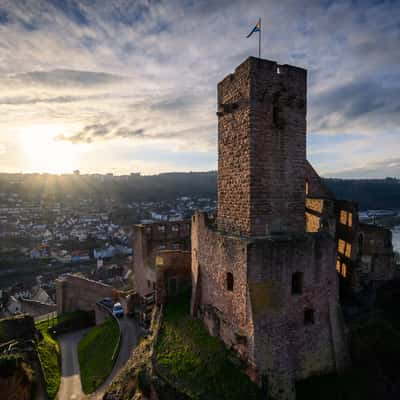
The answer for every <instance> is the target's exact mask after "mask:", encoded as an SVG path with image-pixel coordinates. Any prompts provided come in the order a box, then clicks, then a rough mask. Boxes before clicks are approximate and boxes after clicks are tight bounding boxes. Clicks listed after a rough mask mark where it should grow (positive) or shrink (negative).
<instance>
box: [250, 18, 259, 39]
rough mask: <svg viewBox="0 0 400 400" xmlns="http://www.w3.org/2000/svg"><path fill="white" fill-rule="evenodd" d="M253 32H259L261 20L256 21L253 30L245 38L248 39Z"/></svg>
mask: <svg viewBox="0 0 400 400" xmlns="http://www.w3.org/2000/svg"><path fill="white" fill-rule="evenodd" d="M255 32H261V18H260V19H259V20H258V22H257V23H256V26H255V27H254V28H253V30H252V31H251V32H250V33H249V34H248V35H247V36H246V38H249V37H250V36H251V35H252V34H253V33H255Z"/></svg>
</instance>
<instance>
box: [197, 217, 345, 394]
mask: <svg viewBox="0 0 400 400" xmlns="http://www.w3.org/2000/svg"><path fill="white" fill-rule="evenodd" d="M335 258H336V249H335V243H334V239H333V238H332V237H331V236H330V235H329V234H328V233H326V232H320V233H316V234H304V235H300V236H299V237H296V238H289V237H285V236H280V237H279V238H277V239H272V238H264V239H261V238H260V239H253V240H249V239H248V238H240V237H238V236H233V235H231V236H229V235H227V234H224V233H221V232H218V231H217V230H215V229H214V228H213V227H210V226H208V225H207V219H206V217H205V216H204V214H201V213H196V214H195V216H194V219H193V221H192V313H193V314H194V315H197V316H198V317H200V318H202V320H203V321H204V323H205V325H206V327H207V328H208V330H209V332H210V333H211V334H213V335H216V336H219V337H221V339H222V340H223V341H224V342H225V343H226V345H227V346H228V347H233V348H235V349H236V350H237V351H238V353H239V354H240V355H241V356H242V357H243V358H244V359H245V360H246V361H247V362H248V363H249V364H250V365H252V366H254V367H255V368H256V370H257V375H258V378H259V379H260V378H261V377H262V376H267V378H268V380H269V385H270V390H271V391H272V392H274V393H275V394H276V393H277V392H278V391H279V390H281V389H282V387H284V388H286V389H287V390H288V391H289V392H288V393H287V398H293V397H292V396H293V395H294V393H293V390H294V382H295V380H298V379H304V378H307V377H309V376H311V375H314V374H319V373H325V372H326V373H329V372H335V371H337V370H338V369H340V368H342V367H343V366H344V365H345V364H346V362H347V358H346V357H347V348H346V344H345V337H344V330H343V326H342V325H341V323H340V316H341V314H340V307H338V277H337V275H336V271H335ZM228 273H232V274H233V278H234V285H233V290H232V291H230V290H228V289H227V274H228ZM295 273H302V290H301V293H296V294H293V293H292V277H293V274H295ZM306 310H312V312H313V321H314V322H313V323H305V312H306ZM286 389H285V390H286ZM272 392H271V393H272ZM278 398H285V397H278Z"/></svg>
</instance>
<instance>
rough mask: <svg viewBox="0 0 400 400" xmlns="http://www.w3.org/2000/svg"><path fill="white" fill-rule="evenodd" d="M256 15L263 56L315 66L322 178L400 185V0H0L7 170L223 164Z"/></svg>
mask: <svg viewBox="0 0 400 400" xmlns="http://www.w3.org/2000/svg"><path fill="white" fill-rule="evenodd" d="M259 17H261V18H262V44H263V46H262V56H263V58H267V59H270V60H275V61H277V62H279V63H281V64H293V65H297V66H300V67H303V68H306V69H307V70H308V94H307V95H308V115H307V125H308V136H307V157H308V159H309V160H310V161H311V162H312V164H313V165H314V167H315V168H316V169H317V171H318V172H319V173H320V174H321V175H323V176H327V177H347V178H350V177H351V178H368V177H387V176H390V177H400V68H399V66H400V2H399V1H372V0H371V1H367V0H362V1H361V0H359V1H357V0H353V1H341V0H338V1H328V0H323V1H315V0H303V1H302V0H293V1H289V0H280V1H268V0H263V1H258V0H254V1H251V0H247V1H240V0H238V1H235V0H231V1H227V0H218V1H216V0H214V1H205V0H204V1H203V0H199V1H195V0H165V1H150V0H113V1H110V0H46V1H44V0H43V1H42V0H0V172H51V173H65V172H72V171H73V170H74V169H79V170H80V171H81V173H96V172H97V173H106V172H112V173H114V174H129V173H130V172H141V173H143V174H157V173H162V172H171V171H207V170H214V169H216V166H217V117H216V115H215V111H216V85H217V83H218V82H219V81H220V80H222V79H223V77H224V76H226V75H227V74H229V73H230V72H233V70H234V69H235V67H236V66H237V65H239V64H240V63H241V62H243V61H244V60H245V59H246V58H247V57H248V56H256V55H257V53H258V40H257V35H253V36H252V37H250V38H249V39H246V35H247V34H248V33H249V32H250V30H251V29H252V28H253V26H254V25H255V23H256V22H257V20H258V18H259Z"/></svg>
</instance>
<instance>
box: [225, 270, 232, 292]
mask: <svg viewBox="0 0 400 400" xmlns="http://www.w3.org/2000/svg"><path fill="white" fill-rule="evenodd" d="M233 283H234V282H233V274H232V272H228V273H227V274H226V288H227V290H229V291H230V292H232V291H233Z"/></svg>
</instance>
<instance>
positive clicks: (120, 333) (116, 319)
mask: <svg viewBox="0 0 400 400" xmlns="http://www.w3.org/2000/svg"><path fill="white" fill-rule="evenodd" d="M96 306H98V307H100V308H101V309H103V310H105V311H107V312H108V313H109V314H110V315H111V318H113V319H114V321H115V322H116V323H117V325H118V330H119V336H118V341H117V343H116V345H115V347H114V351H113V354H112V356H111V362H112V364H113V366H114V364H115V361H116V360H117V358H118V354H119V350H120V349H121V342H122V330H121V324H120V322H119V319H118V318H117V317H116V316H115V315H114V314H113V312H112V311H111V310H110V308H108V307H107V306H105V305H104V304H102V303H100V302H99V301H98V302H96Z"/></svg>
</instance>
